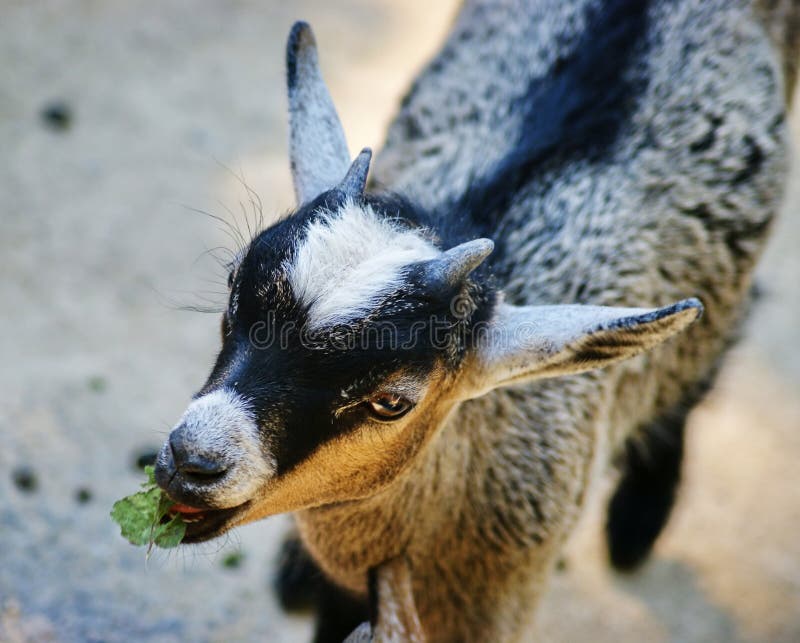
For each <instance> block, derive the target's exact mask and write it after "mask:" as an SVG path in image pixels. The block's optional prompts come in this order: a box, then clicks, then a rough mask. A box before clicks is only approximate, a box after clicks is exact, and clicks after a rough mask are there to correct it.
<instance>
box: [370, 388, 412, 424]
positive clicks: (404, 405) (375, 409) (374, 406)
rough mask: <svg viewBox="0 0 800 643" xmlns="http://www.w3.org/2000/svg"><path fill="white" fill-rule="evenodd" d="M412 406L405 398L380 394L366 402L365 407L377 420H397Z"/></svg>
mask: <svg viewBox="0 0 800 643" xmlns="http://www.w3.org/2000/svg"><path fill="white" fill-rule="evenodd" d="M412 406H413V404H411V402H409V401H408V400H407V399H406V398H404V397H401V396H399V395H392V394H391V393H382V394H380V395H377V396H375V397H373V398H372V399H370V400H368V401H367V407H368V408H369V410H370V412H371V413H372V415H373V416H375V417H376V418H377V419H379V420H398V419H400V418H401V417H403V416H404V415H405V414H406V413H408V412H409V411H410V410H411V407H412Z"/></svg>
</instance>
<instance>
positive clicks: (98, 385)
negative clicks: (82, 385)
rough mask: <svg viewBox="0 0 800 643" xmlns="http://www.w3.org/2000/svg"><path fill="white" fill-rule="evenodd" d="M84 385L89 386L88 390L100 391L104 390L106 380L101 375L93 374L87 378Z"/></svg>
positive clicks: (106, 383)
mask: <svg viewBox="0 0 800 643" xmlns="http://www.w3.org/2000/svg"><path fill="white" fill-rule="evenodd" d="M86 385H87V386H88V387H89V390H90V391H92V392H94V393H102V392H103V391H105V390H106V388H107V386H108V382H106V378H105V377H103V376H102V375H93V376H92V377H90V378H89V379H88V381H87V382H86Z"/></svg>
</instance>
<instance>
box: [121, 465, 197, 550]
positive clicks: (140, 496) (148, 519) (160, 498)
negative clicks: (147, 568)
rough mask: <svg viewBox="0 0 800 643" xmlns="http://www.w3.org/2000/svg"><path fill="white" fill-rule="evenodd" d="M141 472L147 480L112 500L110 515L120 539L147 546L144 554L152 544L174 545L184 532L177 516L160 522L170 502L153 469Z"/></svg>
mask: <svg viewBox="0 0 800 643" xmlns="http://www.w3.org/2000/svg"><path fill="white" fill-rule="evenodd" d="M144 471H145V474H147V482H145V483H143V484H142V486H141V487H142V491H139V492H138V493H134V494H133V495H130V496H127V497H125V498H123V499H122V500H118V501H117V502H115V503H114V506H113V507H112V509H111V518H112V520H114V522H116V523H117V524H118V525H119V526H120V531H121V533H122V536H123V537H124V538H126V539H127V540H128V541H129V542H130V543H131V544H133V545H147V547H148V553H149V552H150V549H151V548H152V547H153V545H154V544H155V545H157V546H158V547H163V548H170V547H177V546H178V545H180V544H181V540H182V539H183V536H184V534H185V533H186V523H184V522H183V520H182V519H181V517H180V516H173V517H172V518H171V519H170V520H168V521H166V522H164V523H162V519H163V518H164V517H165V516H168V515H169V510H170V508H171V507H172V505H173V504H174V503H173V502H172V501H171V500H170V499H169V496H167V494H165V493H164V492H163V491H162V490H161V489H160V488H159V487H158V485H157V484H156V480H155V470H154V468H153V467H145V470H144Z"/></svg>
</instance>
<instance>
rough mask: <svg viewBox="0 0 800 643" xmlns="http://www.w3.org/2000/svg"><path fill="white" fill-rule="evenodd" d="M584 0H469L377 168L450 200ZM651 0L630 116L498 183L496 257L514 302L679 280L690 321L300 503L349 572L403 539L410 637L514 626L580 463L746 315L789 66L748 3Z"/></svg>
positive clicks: (396, 181) (388, 180)
mask: <svg viewBox="0 0 800 643" xmlns="http://www.w3.org/2000/svg"><path fill="white" fill-rule="evenodd" d="M589 4H595V3H593V2H590V0H570V1H566V2H565V1H563V0H536V1H533V0H532V1H530V2H523V1H522V0H505V1H497V0H495V1H492V2H489V1H483V0H468V1H467V2H466V3H465V5H464V8H463V10H462V11H461V13H460V15H459V16H458V18H457V20H456V22H455V24H454V27H453V30H452V32H451V34H450V35H449V37H448V39H447V42H446V43H445V45H444V47H443V49H442V51H441V53H440V54H439V55H438V57H437V58H436V59H435V60H434V61H433V62H432V63H431V64H430V65H429V66H428V67H427V69H426V70H425V71H423V73H422V74H421V76H420V77H419V78H418V80H417V81H416V83H415V85H414V88H413V90H412V92H411V93H410V95H409V97H408V98H407V100H406V101H405V102H404V105H403V107H402V108H401V110H400V112H399V114H398V116H397V118H396V119H395V121H394V123H393V125H392V126H391V128H390V130H389V135H388V139H387V142H386V147H385V149H384V150H383V151H382V152H381V153H380V154H379V155H378V157H377V159H376V163H375V174H376V177H377V179H378V180H379V181H380V182H381V183H382V184H384V185H387V186H388V187H390V188H391V189H393V190H396V191H399V192H401V193H407V194H410V195H412V196H413V197H414V198H415V199H418V200H419V201H420V202H422V203H423V205H425V206H426V207H428V208H430V209H436V208H437V207H439V206H442V204H446V203H449V202H453V201H454V199H455V198H456V197H457V196H458V195H460V194H462V193H463V191H464V189H465V187H466V186H467V185H468V184H469V183H470V182H471V181H472V180H473V178H474V177H476V176H480V175H481V174H482V173H484V172H485V171H487V169H488V168H489V167H491V166H492V165H493V164H494V163H496V162H497V161H498V160H500V159H501V158H503V157H504V156H505V155H506V154H507V153H508V152H509V149H510V148H509V146H510V145H511V144H512V143H511V142H512V141H514V140H515V138H516V136H517V132H518V129H519V127H520V126H521V124H522V123H523V122H524V116H523V115H522V114H519V113H515V111H514V109H513V105H514V104H515V99H516V97H517V96H518V94H519V91H520V87H524V86H526V85H527V84H528V82H529V81H530V80H531V79H532V78H534V77H536V76H539V75H543V74H545V73H546V72H547V70H548V69H549V68H551V67H552V66H553V65H554V64H555V63H556V61H557V60H559V57H560V56H563V55H566V54H567V53H568V51H569V48H570V47H571V46H572V45H573V44H574V42H575V41H576V39H577V38H578V37H579V35H580V33H581V31H582V29H583V28H584V26H585V25H584V16H585V11H584V9H585V7H586V6H587V5H589ZM652 4H653V6H652V8H651V9H650V12H649V17H648V18H649V24H650V27H651V31H650V34H649V37H648V38H649V40H648V43H647V46H648V49H647V51H648V54H647V56H646V59H645V64H644V65H642V66H640V67H637V68H636V69H635V70H633V72H632V73H634V74H639V75H641V76H643V77H646V79H647V81H648V82H647V83H646V84H644V85H643V90H642V91H643V93H642V95H641V96H638V100H637V102H636V105H635V107H634V109H633V114H632V115H631V118H630V124H629V127H627V128H626V129H625V130H624V131H623V132H622V134H621V135H620V137H619V139H618V140H617V141H616V142H615V144H614V146H613V147H612V148H611V149H609V150H607V151H606V152H604V155H603V156H602V158H600V159H594V160H587V159H580V158H578V159H574V160H572V161H571V162H569V163H567V164H565V165H559V166H557V167H556V166H554V167H553V168H552V169H551V170H546V171H544V173H543V174H542V175H540V176H539V177H538V180H537V182H536V183H535V184H533V183H532V184H529V185H527V186H525V187H524V189H523V190H521V191H520V192H519V193H518V194H516V195H515V197H514V198H513V199H512V200H511V202H510V207H509V210H508V212H507V213H506V215H505V219H504V227H503V229H502V230H498V231H497V235H498V236H502V238H503V241H504V244H505V255H504V256H505V259H504V262H505V263H504V264H502V265H499V264H498V267H499V268H502V273H503V274H504V275H505V278H504V281H503V283H502V284H501V285H502V289H503V291H504V293H505V296H506V298H507V300H508V301H509V303H512V304H515V305H518V306H535V305H554V304H565V303H575V304H582V303H592V304H597V305H603V306H636V307H639V306H652V307H659V306H664V305H667V304H669V303H670V302H673V301H677V300H679V299H681V298H683V297H685V296H686V295H691V294H693V295H696V296H697V297H699V298H700V299H701V300H702V301H703V303H704V304H705V308H706V314H705V315H704V316H703V318H702V320H701V321H700V322H698V323H697V324H695V325H694V326H692V327H691V328H690V329H689V330H688V331H687V332H686V333H685V334H683V335H681V336H679V337H677V338H676V339H674V340H673V341H671V342H669V343H667V344H665V345H663V346H661V347H659V348H657V349H655V350H654V351H653V352H651V353H649V354H648V355H645V356H641V357H637V358H635V359H633V360H630V361H627V362H624V363H620V364H619V365H615V366H612V367H610V368H608V369H606V370H604V371H593V372H589V373H585V374H581V375H576V376H568V377H561V378H557V379H545V380H540V381H536V382H533V383H528V384H524V385H520V386H516V387H505V388H497V389H494V390H492V391H491V392H489V393H488V394H486V395H484V396H482V397H478V398H475V399H470V400H468V401H465V402H463V403H461V404H460V405H457V406H455V407H454V408H453V409H452V411H451V412H450V413H449V415H448V416H447V417H446V419H445V420H443V421H442V424H441V425H440V426H439V427H438V429H437V430H436V431H434V432H432V434H431V435H430V437H429V438H428V441H427V443H426V445H425V447H424V448H423V449H422V450H420V452H419V453H418V455H417V456H416V458H415V459H414V460H413V462H412V463H411V465H410V466H409V467H408V468H407V470H406V471H405V472H404V473H403V474H401V475H399V476H398V477H397V478H395V479H394V480H393V481H392V482H391V484H389V485H388V486H386V487H385V488H384V489H383V490H382V491H381V492H380V493H379V494H377V495H374V496H371V497H367V498H364V499H362V500H359V501H355V502H348V503H344V504H331V505H326V506H322V507H318V508H314V509H308V510H304V511H301V512H298V513H297V514H296V518H297V524H298V527H299V531H300V534H301V537H302V538H303V541H304V543H305V544H306V546H307V547H308V549H309V551H310V552H311V554H312V555H313V557H314V558H315V560H316V561H317V562H318V563H319V565H320V566H321V567H322V568H323V570H324V571H325V572H326V573H327V574H328V575H329V576H330V577H331V578H332V579H334V580H335V581H336V582H337V583H339V584H341V585H342V586H344V587H347V588H349V589H350V590H353V591H355V592H359V593H364V592H366V589H367V587H366V578H367V570H368V569H370V568H372V567H376V566H378V565H380V564H381V563H382V562H383V561H386V560H388V559H391V558H394V557H396V556H399V555H404V556H406V557H407V558H408V560H409V561H410V563H411V567H412V569H413V577H412V584H413V589H414V596H415V599H416V605H417V608H418V610H419V616H420V619H421V622H422V625H423V628H424V630H425V633H426V636H427V638H428V640H431V641H450V640H472V641H519V640H530V636H531V634H530V632H531V628H532V624H533V619H534V613H535V607H536V603H537V600H538V598H539V597H540V596H541V594H542V592H543V591H544V588H545V586H546V583H547V578H548V575H549V573H550V570H551V568H552V566H553V562H554V560H555V559H556V558H557V556H558V554H559V551H560V549H561V547H562V544H563V542H564V540H565V538H566V537H567V535H568V534H569V533H570V530H571V529H572V527H573V526H574V524H575V521H576V519H577V518H578V516H579V515H580V514H581V512H582V510H583V507H584V505H585V502H586V498H587V496H588V494H589V493H590V491H591V489H592V488H593V483H594V480H595V478H596V475H597V474H598V473H605V472H606V471H607V470H608V468H609V462H610V461H611V456H612V455H613V454H614V453H615V452H617V451H618V450H619V449H620V448H621V446H622V445H623V443H624V441H625V440H626V439H627V438H628V437H629V436H631V435H633V434H634V433H635V431H636V429H637V427H640V426H643V425H645V424H646V423H647V422H648V421H649V420H652V419H653V418H656V417H659V416H661V415H663V414H664V413H666V412H668V411H669V409H671V408H673V407H674V406H675V405H676V404H679V402H680V400H681V399H682V397H683V395H684V393H685V391H687V390H689V389H690V388H691V387H693V386H695V385H696V384H697V383H698V382H700V381H703V380H704V379H705V378H706V377H707V376H708V375H709V374H710V373H711V372H712V371H713V369H714V368H715V365H716V363H717V362H718V359H719V356H720V354H721V352H722V351H723V349H724V347H725V346H726V345H727V343H728V341H729V338H730V337H731V336H732V334H733V333H734V332H735V328H736V326H737V323H738V321H739V319H740V317H741V315H742V312H743V302H744V300H745V299H746V294H747V291H748V289H749V287H750V283H751V276H750V275H751V271H752V269H753V266H754V264H755V262H756V260H757V258H758V256H759V254H760V252H761V249H762V247H763V244H764V240H765V237H766V232H767V230H768V228H769V223H770V221H771V219H772V217H773V215H774V213H775V212H776V210H777V208H778V206H779V204H780V201H781V196H782V194H783V186H784V177H785V170H786V151H787V132H786V126H785V100H784V92H785V87H789V86H791V84H792V83H793V76H789V77H787V78H786V79H784V78H783V69H784V65H783V60H781V58H780V57H779V55H778V52H776V51H775V49H774V44H773V43H774V40H771V39H770V38H768V37H767V30H766V29H765V26H764V23H763V22H762V21H761V20H759V19H757V17H756V14H755V12H754V11H753V9H752V7H751V6H750V4H749V3H748V2H745V1H744V0H741V1H738V0H676V1H674V2H671V1H667V0H663V1H655V2H653V3H652ZM767 4H768V3H766V2H762V3H759V7H760V10H763V7H764V6H766V5H767ZM790 9H791V15H792V16H793V18H794V19H796V17H797V11H798V10H797V3H796V2H795V3H792V4H791V7H790ZM770 15H771V14H770ZM791 45H792V47H794V40H792V43H791ZM782 47H783V48H786V44H785V43H782ZM787 69H788V68H787ZM754 155H757V158H758V160H759V162H758V166H757V167H755V168H754V167H751V166H750V161H751V160H752V158H753V156H754ZM556 224H557V225H556ZM554 227H555V228H556V229H557V230H558V232H557V233H553V232H552V230H553V229H554ZM495 241H497V238H495Z"/></svg>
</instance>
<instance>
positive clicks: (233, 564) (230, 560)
mask: <svg viewBox="0 0 800 643" xmlns="http://www.w3.org/2000/svg"><path fill="white" fill-rule="evenodd" d="M221 562H222V566H223V567H225V568H226V569H238V568H239V567H241V566H242V563H243V562H244V552H242V551H241V550H239V549H237V550H236V551H232V552H229V553H227V554H225V556H224V557H223V558H222V561H221Z"/></svg>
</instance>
